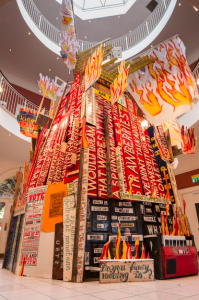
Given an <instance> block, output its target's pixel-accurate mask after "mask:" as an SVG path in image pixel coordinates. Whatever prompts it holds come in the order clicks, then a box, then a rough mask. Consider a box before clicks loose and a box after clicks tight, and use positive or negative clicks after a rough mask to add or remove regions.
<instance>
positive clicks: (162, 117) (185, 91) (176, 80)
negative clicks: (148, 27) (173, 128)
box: [127, 36, 198, 125]
mask: <svg viewBox="0 0 199 300" xmlns="http://www.w3.org/2000/svg"><path fill="white" fill-rule="evenodd" d="M185 50H186V49H185V46H184V44H183V42H182V41H181V40H180V39H179V37H177V36H176V37H174V38H172V39H171V40H169V41H167V42H165V43H162V44H161V45H159V46H158V47H157V50H156V49H152V50H149V51H148V52H147V55H148V56H149V57H150V58H155V57H157V59H156V60H154V61H153V62H152V63H151V64H149V65H148V66H146V67H145V72H140V71H136V72H134V73H132V74H131V75H130V76H129V77H128V88H127V89H128V91H129V93H131V95H132V96H133V98H134V99H135V101H136V102H137V104H138V105H139V107H140V108H141V110H142V111H143V112H144V114H145V115H146V117H147V119H148V120H149V121H150V122H151V123H153V124H154V125H160V124H162V123H164V122H167V121H169V120H171V119H174V118H176V117H178V116H180V115H182V114H184V113H185V112H187V111H189V110H190V109H192V108H193V106H194V100H196V99H198V93H197V89H196V85H195V81H194V78H193V75H192V73H191V70H190V68H189V66H188V63H187V60H186V55H185ZM145 55H146V54H145Z"/></svg>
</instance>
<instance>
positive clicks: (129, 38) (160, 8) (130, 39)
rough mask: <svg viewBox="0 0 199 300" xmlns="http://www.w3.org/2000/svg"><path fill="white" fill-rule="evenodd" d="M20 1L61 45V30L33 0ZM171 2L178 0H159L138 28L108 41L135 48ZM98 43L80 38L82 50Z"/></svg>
mask: <svg viewBox="0 0 199 300" xmlns="http://www.w3.org/2000/svg"><path fill="white" fill-rule="evenodd" d="M19 1H20V2H21V3H22V5H23V8H24V9H25V11H26V13H27V14H28V16H29V18H30V19H31V20H32V21H33V23H34V24H35V25H36V27H37V28H38V29H39V30H40V32H42V33H43V34H44V35H45V37H47V38H48V39H49V40H50V41H51V42H53V43H54V44H55V45H56V46H59V41H60V34H61V33H60V30H58V29H57V28H56V27H55V26H53V25H52V24H51V23H50V22H49V21H48V20H47V19H46V18H45V17H44V16H43V15H42V14H41V12H40V11H39V10H38V8H37V6H36V5H35V3H34V1H33V0H17V2H18V5H19ZM21 3H20V4H21ZM170 4H173V5H174V6H175V4H176V0H159V3H158V5H157V6H156V8H155V10H154V11H153V12H152V13H151V14H150V16H149V17H148V18H147V19H146V21H145V22H143V23H142V24H141V25H140V26H139V27H138V28H136V29H135V30H133V31H132V32H131V33H129V34H127V35H125V36H123V37H121V38H118V39H115V40H111V41H109V42H108V44H111V45H112V46H113V47H121V48H122V51H123V52H124V51H127V50H128V49H131V48H133V47H134V46H136V45H137V44H139V43H140V42H142V41H143V40H144V39H145V38H147V37H148V36H149V35H150V34H151V32H152V31H153V30H154V29H155V28H157V26H158V24H159V23H160V21H161V20H162V19H163V17H164V15H165V14H166V12H167V11H168V9H169V7H170ZM26 22H27V21H26ZM165 24H166V23H165ZM165 24H164V25H165ZM96 44H97V43H94V42H87V41H81V40H79V47H80V51H84V50H87V49H88V48H90V47H92V46H94V45H96ZM141 50H142V49H140V51H141ZM57 53H58V51H57Z"/></svg>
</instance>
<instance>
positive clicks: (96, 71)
mask: <svg viewBox="0 0 199 300" xmlns="http://www.w3.org/2000/svg"><path fill="white" fill-rule="evenodd" d="M103 54H104V53H103V52H102V44H100V46H99V47H98V48H97V49H96V50H95V52H94V53H93V54H92V53H91V58H90V57H89V59H88V61H87V64H86V68H85V91H87V90H88V89H89V88H90V87H91V86H92V85H93V84H94V83H95V82H96V80H97V79H98V78H99V77H100V74H101V65H102V61H103Z"/></svg>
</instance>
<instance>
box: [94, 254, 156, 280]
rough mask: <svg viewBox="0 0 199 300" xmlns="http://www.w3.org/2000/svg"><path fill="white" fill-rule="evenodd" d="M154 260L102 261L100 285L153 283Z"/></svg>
mask: <svg viewBox="0 0 199 300" xmlns="http://www.w3.org/2000/svg"><path fill="white" fill-rule="evenodd" d="M152 280H154V260H153V259H113V260H109V259H106V260H105V259H103V260H101V261H100V283H114V282H133V281H152Z"/></svg>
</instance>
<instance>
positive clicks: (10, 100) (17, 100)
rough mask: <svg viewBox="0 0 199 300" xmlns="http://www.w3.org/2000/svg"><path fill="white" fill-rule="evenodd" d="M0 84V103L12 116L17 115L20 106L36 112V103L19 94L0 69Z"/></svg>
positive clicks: (47, 112)
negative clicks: (0, 90) (0, 89)
mask: <svg viewBox="0 0 199 300" xmlns="http://www.w3.org/2000/svg"><path fill="white" fill-rule="evenodd" d="M0 84H1V88H2V90H3V91H2V92H0V104H1V105H3V107H4V108H5V109H6V110H7V111H9V112H10V113H11V114H12V115H13V116H15V117H17V115H18V113H19V110H20V108H21V107H23V108H27V109H30V110H31V111H34V113H36V112H37V111H38V108H39V107H38V105H36V104H35V103H33V102H32V101H30V100H29V99H27V98H26V97H24V96H23V95H21V94H20V93H19V92H18V91H17V90H16V89H15V88H14V87H13V86H12V85H11V84H10V82H9V81H8V80H7V79H6V77H5V76H4V75H3V73H2V72H1V71H0ZM45 113H46V115H49V111H48V110H45Z"/></svg>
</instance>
